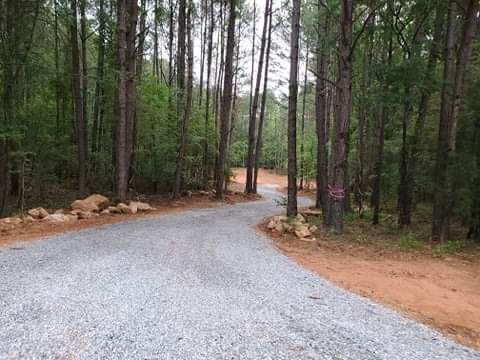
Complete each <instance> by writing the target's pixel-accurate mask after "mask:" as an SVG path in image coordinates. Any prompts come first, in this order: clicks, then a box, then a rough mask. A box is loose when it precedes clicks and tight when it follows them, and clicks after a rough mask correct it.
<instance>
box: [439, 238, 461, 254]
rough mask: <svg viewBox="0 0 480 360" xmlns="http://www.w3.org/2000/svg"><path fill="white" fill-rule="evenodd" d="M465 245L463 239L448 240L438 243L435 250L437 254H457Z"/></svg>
mask: <svg viewBox="0 0 480 360" xmlns="http://www.w3.org/2000/svg"><path fill="white" fill-rule="evenodd" d="M464 247H465V244H464V243H463V242H461V241H447V242H446V243H444V244H438V245H437V246H435V247H434V249H433V251H434V253H435V254H437V255H441V254H455V253H458V252H460V251H461V250H462V249H463V248H464Z"/></svg>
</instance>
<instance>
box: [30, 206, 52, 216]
mask: <svg viewBox="0 0 480 360" xmlns="http://www.w3.org/2000/svg"><path fill="white" fill-rule="evenodd" d="M27 214H28V215H30V216H31V217H33V218H34V219H44V218H46V217H47V216H48V211H47V210H45V209H44V208H42V207H38V208H35V209H30V210H28V211H27Z"/></svg>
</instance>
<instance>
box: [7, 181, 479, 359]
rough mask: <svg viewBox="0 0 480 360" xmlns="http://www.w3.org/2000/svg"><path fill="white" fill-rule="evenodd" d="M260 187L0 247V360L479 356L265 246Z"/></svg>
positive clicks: (265, 209) (268, 206)
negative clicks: (176, 210) (238, 196)
mask: <svg viewBox="0 0 480 360" xmlns="http://www.w3.org/2000/svg"><path fill="white" fill-rule="evenodd" d="M262 192H263V193H264V195H265V196H266V199H265V200H262V201H257V202H251V203H243V204H238V205H234V206H227V207H222V208H213V209H204V210H192V211H188V212H184V213H180V214H174V215H167V216H162V217H159V218H157V219H148V220H139V221H132V222H124V223H119V224H114V225H108V226H104V227H101V228H97V229H91V230H86V231H81V232H78V233H74V234H66V235H60V236H55V237H51V238H49V239H45V240H41V241H34V242H30V243H17V244H15V245H11V246H9V247H3V248H0V359H17V358H18V359H69V358H74V359H77V358H78V359H356V360H360V359H421V360H428V359H448V360H461V359H480V353H478V352H474V351H472V350H469V349H467V348H465V347H462V346H460V345H458V344H455V343H453V342H451V341H449V340H446V339H445V338H444V337H442V336H441V335H440V334H439V333H437V332H435V331H433V330H431V329H429V328H428V327H426V326H423V325H421V324H418V323H416V322H414V321H411V320H408V319H405V318H404V317H402V316H400V315H399V314H397V313H396V312H394V311H391V310H388V309H386V308H384V307H382V306H380V305H377V304H375V303H373V302H371V301H369V300H367V299H364V298H361V297H359V296H356V295H354V294H351V293H348V292H346V291H344V290H341V289H339V288H338V287H336V286H334V285H332V284H331V283H329V282H328V281H326V280H323V279H322V278H320V277H318V276H317V275H314V274H312V273H310V272H308V271H307V270H304V269H302V268H301V267H299V266H298V265H296V264H295V263H293V262H292V261H291V260H289V259H288V258H286V257H285V256H283V255H282V254H280V253H278V252H277V251H276V250H274V249H273V248H272V246H271V244H270V243H269V241H268V240H267V239H266V238H264V237H263V236H262V235H259V234H258V233H257V232H256V231H255V228H254V225H255V224H256V223H257V222H258V221H260V219H261V218H263V217H265V216H268V215H271V214H274V213H276V212H279V211H280V209H279V208H278V207H276V206H275V204H274V202H273V200H272V198H273V197H274V190H272V189H271V188H268V187H262ZM312 297H313V298H312Z"/></svg>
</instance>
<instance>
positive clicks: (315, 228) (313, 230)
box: [308, 225, 318, 233]
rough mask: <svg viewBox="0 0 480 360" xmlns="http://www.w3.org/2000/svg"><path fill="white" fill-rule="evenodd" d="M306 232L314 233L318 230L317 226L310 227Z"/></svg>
mask: <svg viewBox="0 0 480 360" xmlns="http://www.w3.org/2000/svg"><path fill="white" fill-rule="evenodd" d="M308 230H310V232H312V233H314V232H315V231H317V230H318V226H317V225H311V226H310V227H309V228H308Z"/></svg>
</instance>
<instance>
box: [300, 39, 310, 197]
mask: <svg viewBox="0 0 480 360" xmlns="http://www.w3.org/2000/svg"><path fill="white" fill-rule="evenodd" d="M308 56H309V53H308V44H307V54H306V56H305V75H304V78H303V98H302V118H301V119H302V120H301V122H300V185H299V189H300V190H303V182H304V179H305V109H306V106H307V81H308ZM305 180H306V179H305Z"/></svg>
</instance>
